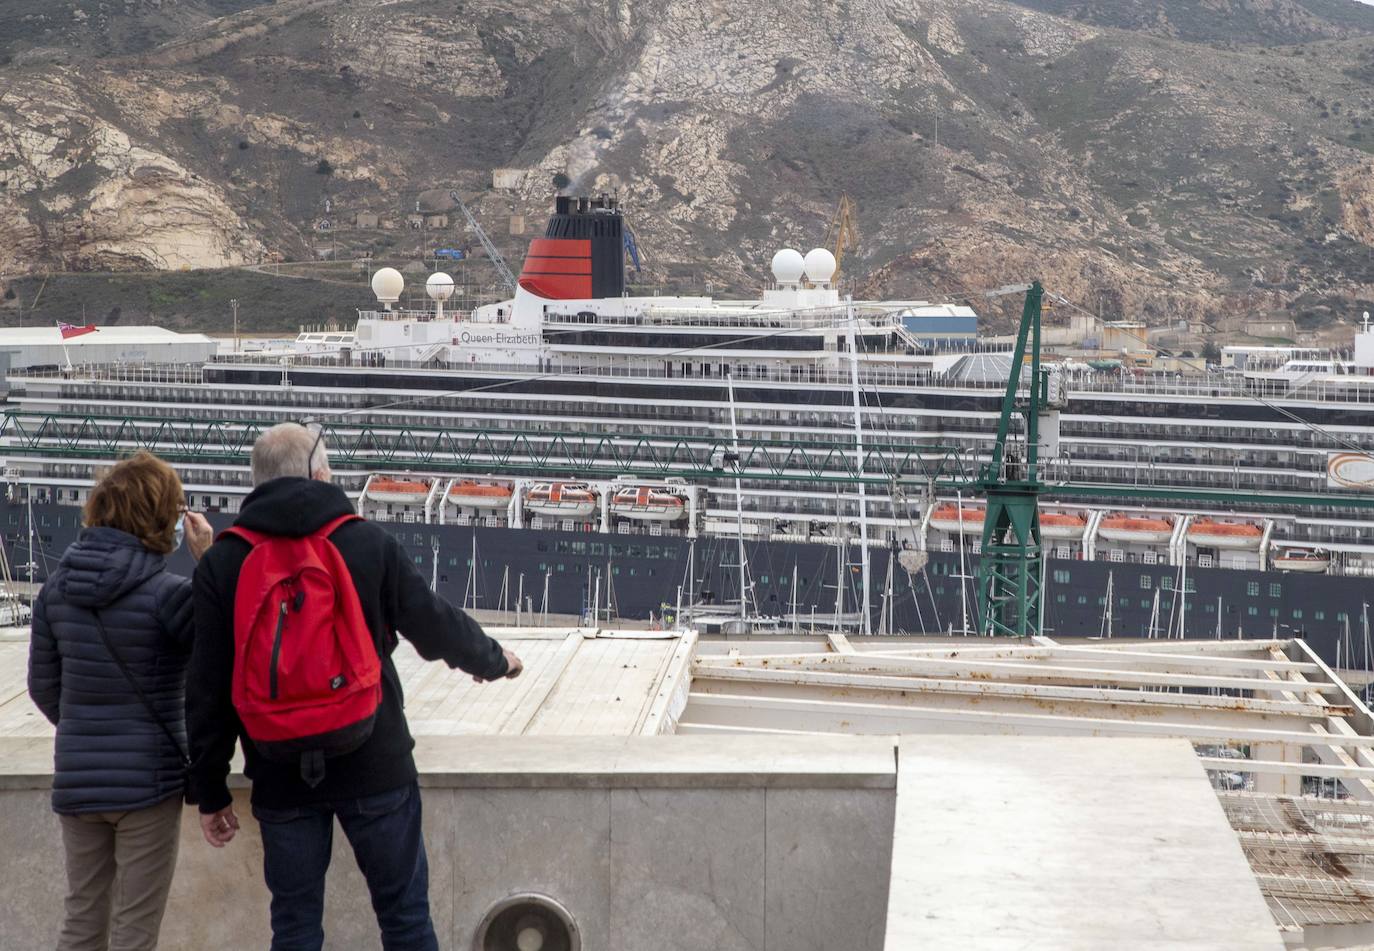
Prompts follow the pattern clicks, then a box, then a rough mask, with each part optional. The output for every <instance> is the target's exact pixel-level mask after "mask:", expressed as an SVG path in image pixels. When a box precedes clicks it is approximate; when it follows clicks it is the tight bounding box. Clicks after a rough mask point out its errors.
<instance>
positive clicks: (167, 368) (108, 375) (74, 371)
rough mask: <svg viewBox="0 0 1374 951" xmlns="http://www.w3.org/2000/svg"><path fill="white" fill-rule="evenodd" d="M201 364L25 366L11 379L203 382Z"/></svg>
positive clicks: (11, 374)
mask: <svg viewBox="0 0 1374 951" xmlns="http://www.w3.org/2000/svg"><path fill="white" fill-rule="evenodd" d="M204 376H205V365H204V364H202V363H188V364H180V363H78V364H73V365H72V366H70V367H65V366H64V367H27V368H23V369H19V370H11V371H10V372H9V374H8V379H10V380H22V379H36V380H110V381H116V382H121V383H194V384H200V383H202V382H204Z"/></svg>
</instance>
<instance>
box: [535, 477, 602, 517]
mask: <svg viewBox="0 0 1374 951" xmlns="http://www.w3.org/2000/svg"><path fill="white" fill-rule="evenodd" d="M596 500H597V496H596V493H595V492H593V491H592V490H591V488H589V487H588V486H586V485H584V484H582V483H580V482H540V483H538V484H536V485H534V486H531V487H530V491H529V494H528V495H526V496H525V508H527V509H529V510H530V511H531V512H534V513H535V514H536V515H553V516H557V517H559V518H586V517H587V516H588V515H591V514H592V513H593V512H595V511H596Z"/></svg>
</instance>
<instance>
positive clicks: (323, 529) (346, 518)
mask: <svg viewBox="0 0 1374 951" xmlns="http://www.w3.org/2000/svg"><path fill="white" fill-rule="evenodd" d="M362 520H363V517H362V516H361V515H358V514H356V513H354V512H349V513H348V514H347V515H340V516H339V517H338V518H336V519H331V520H330V521H328V522H325V523H324V524H323V525H321V526H320V527H319V528H317V529H315V530H314V531H313V532H311V533H310V534H311V536H313V537H315V538H328V537H329V536H330V535H333V534H334V532H335V530H336V529H338V528H339V526H340V525H346V524H348V523H349V522H361V521H362Z"/></svg>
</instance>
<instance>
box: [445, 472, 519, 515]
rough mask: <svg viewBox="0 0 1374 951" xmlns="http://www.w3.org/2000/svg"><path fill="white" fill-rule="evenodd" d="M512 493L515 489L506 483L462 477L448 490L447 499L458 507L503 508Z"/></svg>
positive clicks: (508, 501)
mask: <svg viewBox="0 0 1374 951" xmlns="http://www.w3.org/2000/svg"><path fill="white" fill-rule="evenodd" d="M514 494H515V490H514V489H512V488H511V487H510V486H508V485H497V484H495V483H492V482H472V481H470V480H468V479H464V480H463V481H462V482H459V483H458V484H457V485H455V486H454V487H453V488H451V489H449V490H448V500H449V501H450V502H451V503H453V504H454V505H456V506H458V507H459V508H470V509H503V508H505V507H506V506H507V505H509V504H510V500H511V496H512V495H514Z"/></svg>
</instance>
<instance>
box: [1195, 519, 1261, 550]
mask: <svg viewBox="0 0 1374 951" xmlns="http://www.w3.org/2000/svg"><path fill="white" fill-rule="evenodd" d="M1263 538H1264V530H1263V529H1261V528H1260V527H1259V526H1258V525H1252V524H1250V523H1249V522H1219V521H1217V520H1215V519H1210V518H1202V519H1198V520H1197V521H1196V522H1194V523H1193V524H1191V525H1189V526H1188V540H1189V541H1190V542H1192V543H1193V544H1194V545H1201V546H1202V547H1204V548H1230V549H1237V548H1258V547H1259V546H1260V541H1261V540H1262V539H1263Z"/></svg>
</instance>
